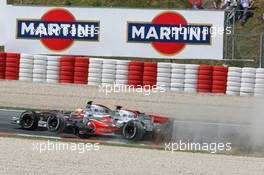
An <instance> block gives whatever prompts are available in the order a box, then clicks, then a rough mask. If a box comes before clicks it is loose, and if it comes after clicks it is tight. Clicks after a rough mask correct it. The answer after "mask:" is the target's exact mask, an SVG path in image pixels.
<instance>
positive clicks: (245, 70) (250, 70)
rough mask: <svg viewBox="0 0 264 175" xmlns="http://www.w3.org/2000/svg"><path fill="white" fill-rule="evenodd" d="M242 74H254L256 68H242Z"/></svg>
mask: <svg viewBox="0 0 264 175" xmlns="http://www.w3.org/2000/svg"><path fill="white" fill-rule="evenodd" d="M242 73H253V74H255V73H256V68H252V67H243V68H242Z"/></svg>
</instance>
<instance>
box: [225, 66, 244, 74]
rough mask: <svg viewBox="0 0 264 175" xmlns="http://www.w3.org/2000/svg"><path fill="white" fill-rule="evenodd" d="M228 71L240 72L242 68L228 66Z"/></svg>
mask: <svg viewBox="0 0 264 175" xmlns="http://www.w3.org/2000/svg"><path fill="white" fill-rule="evenodd" d="M228 72H238V73H241V72H242V68H240V67H229V68H228Z"/></svg>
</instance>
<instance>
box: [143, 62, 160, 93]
mask: <svg viewBox="0 0 264 175" xmlns="http://www.w3.org/2000/svg"><path fill="white" fill-rule="evenodd" d="M157 67H158V64H157V63H156V62H144V71H143V86H145V87H149V88H152V87H154V86H156V84H157Z"/></svg>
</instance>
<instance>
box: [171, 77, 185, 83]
mask: <svg viewBox="0 0 264 175" xmlns="http://www.w3.org/2000/svg"><path fill="white" fill-rule="evenodd" d="M171 83H180V84H184V79H176V78H172V79H171Z"/></svg>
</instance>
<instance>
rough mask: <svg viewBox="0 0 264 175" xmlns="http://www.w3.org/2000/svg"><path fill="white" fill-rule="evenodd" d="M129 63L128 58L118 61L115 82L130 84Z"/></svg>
mask: <svg viewBox="0 0 264 175" xmlns="http://www.w3.org/2000/svg"><path fill="white" fill-rule="evenodd" d="M128 63H129V61H127V60H117V61H116V75H115V84H117V85H127V84H128Z"/></svg>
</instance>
